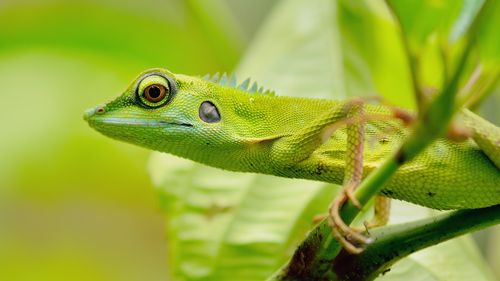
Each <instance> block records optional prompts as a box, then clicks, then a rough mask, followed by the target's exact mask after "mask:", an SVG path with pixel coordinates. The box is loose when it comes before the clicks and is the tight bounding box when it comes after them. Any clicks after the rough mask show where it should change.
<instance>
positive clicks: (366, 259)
mask: <svg viewBox="0 0 500 281" xmlns="http://www.w3.org/2000/svg"><path fill="white" fill-rule="evenodd" d="M498 223H500V205H495V206H491V207H487V208H483V209H473V210H458V211H454V212H449V213H446V214H442V215H439V216H437V217H434V218H427V219H422V220H419V221H415V222H411V223H405V224H400V225H392V226H386V227H381V228H377V229H374V230H372V231H371V237H373V238H375V242H373V243H372V244H370V245H368V247H367V248H366V249H365V251H364V252H363V253H362V254H360V255H352V254H348V253H347V252H345V251H342V252H341V254H339V255H338V257H337V258H336V259H335V261H334V263H333V267H332V270H333V271H334V272H335V273H336V275H337V277H338V279H340V280H373V279H375V278H376V277H377V276H378V275H379V274H381V273H382V272H384V271H387V270H388V269H389V268H390V266H392V265H393V264H394V263H395V262H397V261H398V260H400V259H402V258H403V257H406V256H407V255H409V254H411V253H414V252H416V251H418V250H421V249H423V248H426V247H429V246H432V245H435V244H438V243H441V242H444V241H446V240H449V239H452V238H455V237H457V236H460V235H463V234H466V233H469V232H472V231H477V230H480V229H483V228H486V227H489V226H492V225H495V224H498Z"/></svg>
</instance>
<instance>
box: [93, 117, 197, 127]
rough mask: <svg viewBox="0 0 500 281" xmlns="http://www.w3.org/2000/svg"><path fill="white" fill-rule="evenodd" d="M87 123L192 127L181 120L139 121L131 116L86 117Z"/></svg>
mask: <svg viewBox="0 0 500 281" xmlns="http://www.w3.org/2000/svg"><path fill="white" fill-rule="evenodd" d="M87 121H88V122H89V124H91V125H93V124H95V125H98V124H102V125H117V126H140V127H166V126H172V125H173V126H182V127H193V125H192V124H189V123H181V122H169V121H161V120H160V121H141V120H137V119H132V118H98V119H92V120H90V119H87Z"/></svg>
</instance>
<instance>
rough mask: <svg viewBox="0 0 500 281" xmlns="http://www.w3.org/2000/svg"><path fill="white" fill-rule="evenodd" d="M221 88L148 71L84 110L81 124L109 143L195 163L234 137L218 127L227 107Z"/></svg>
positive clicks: (168, 74)
mask: <svg viewBox="0 0 500 281" xmlns="http://www.w3.org/2000/svg"><path fill="white" fill-rule="evenodd" d="M219 88H220V85H217V84H215V83H207V82H206V81H205V80H203V79H202V78H198V77H190V76H186V75H178V74H176V75H174V74H173V73H170V72H169V71H167V70H165V69H160V68H156V69H150V70H147V71H145V72H143V73H142V74H140V75H139V76H138V77H137V78H136V79H135V80H134V81H133V82H132V83H131V85H130V86H129V87H128V89H126V90H125V92H124V93H123V94H122V95H120V96H119V97H118V98H116V99H115V100H113V101H111V102H109V103H107V104H104V105H100V106H97V107H95V108H91V109H89V110H87V111H86V112H85V114H84V119H85V120H86V121H87V122H88V123H89V125H90V126H91V127H92V128H94V129H96V130H97V131H99V132H100V133H102V134H104V135H106V136H109V137H111V138H114V139H118V140H121V141H125V142H129V143H133V144H136V145H140V146H143V147H146V148H149V149H153V150H159V151H163V152H168V153H172V154H175V155H178V156H182V157H186V158H191V159H193V158H197V156H196V155H192V154H203V153H200V151H201V150H203V149H205V150H206V149H211V148H213V149H217V146H218V147H220V148H222V147H224V144H223V143H221V142H223V141H221V140H224V139H227V140H228V142H229V139H230V136H231V135H233V134H231V132H228V131H227V129H224V127H223V126H222V124H223V123H224V112H223V111H221V108H222V107H223V106H224V103H227V102H230V101H228V99H227V98H226V99H223V98H221V95H220V94H217V92H218V91H219ZM226 148H227V147H226ZM199 157H201V156H198V158H199ZM198 160H202V159H198Z"/></svg>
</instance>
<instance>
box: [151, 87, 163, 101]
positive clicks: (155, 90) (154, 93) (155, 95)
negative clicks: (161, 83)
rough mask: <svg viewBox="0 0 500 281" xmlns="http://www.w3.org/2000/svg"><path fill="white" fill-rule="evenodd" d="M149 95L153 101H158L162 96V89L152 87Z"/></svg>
mask: <svg viewBox="0 0 500 281" xmlns="http://www.w3.org/2000/svg"><path fill="white" fill-rule="evenodd" d="M148 94H149V96H150V97H151V98H152V99H157V98H159V97H160V94H161V90H160V87H158V86H151V87H150V88H149V91H148Z"/></svg>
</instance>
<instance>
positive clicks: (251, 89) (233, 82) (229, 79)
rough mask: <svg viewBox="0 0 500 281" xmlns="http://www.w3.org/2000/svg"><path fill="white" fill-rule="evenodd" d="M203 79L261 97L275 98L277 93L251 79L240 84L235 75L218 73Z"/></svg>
mask: <svg viewBox="0 0 500 281" xmlns="http://www.w3.org/2000/svg"><path fill="white" fill-rule="evenodd" d="M202 79H204V80H206V81H209V82H212V83H215V84H219V85H221V86H225V87H231V88H235V89H239V90H242V91H245V92H248V93H250V94H260V95H267V96H274V95H275V92H274V91H272V90H269V89H265V88H264V87H262V86H259V85H258V84H257V82H256V81H253V83H252V81H251V79H250V78H247V79H245V80H244V81H243V82H241V83H240V84H238V79H237V78H236V75H235V74H230V75H228V74H227V73H225V72H224V73H223V74H222V75H220V74H219V73H218V72H217V73H215V74H214V75H210V74H207V75H205V76H203V77H202Z"/></svg>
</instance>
